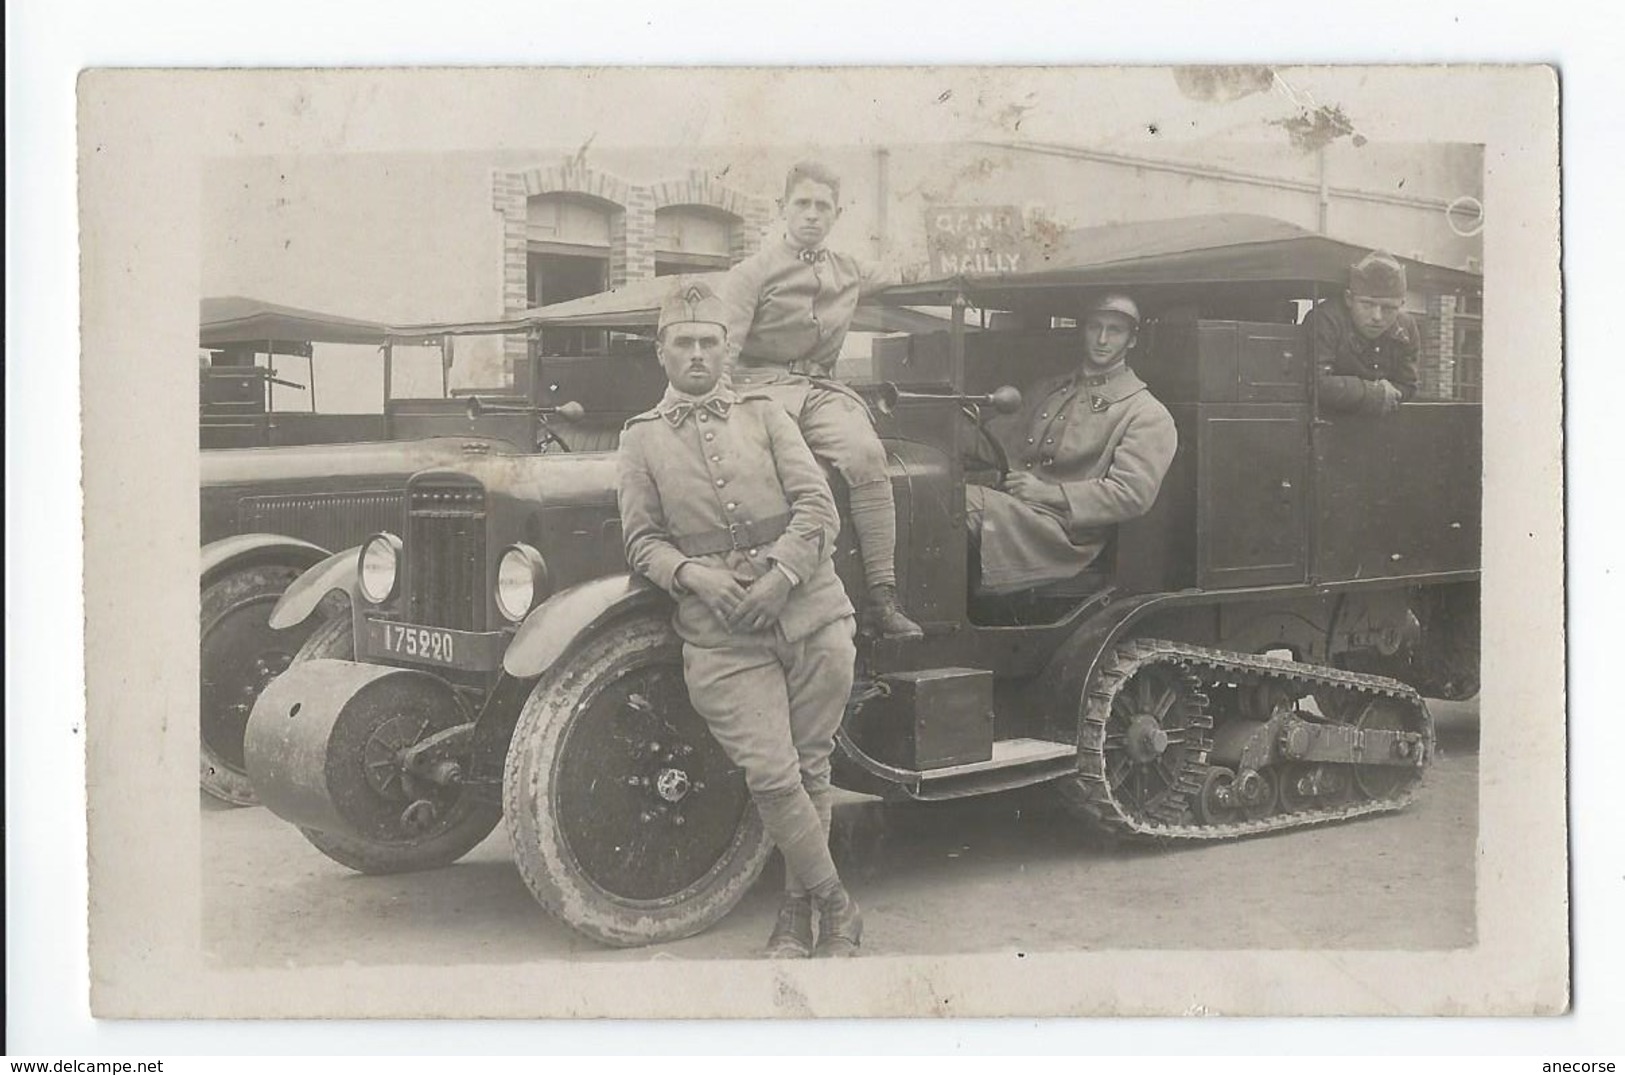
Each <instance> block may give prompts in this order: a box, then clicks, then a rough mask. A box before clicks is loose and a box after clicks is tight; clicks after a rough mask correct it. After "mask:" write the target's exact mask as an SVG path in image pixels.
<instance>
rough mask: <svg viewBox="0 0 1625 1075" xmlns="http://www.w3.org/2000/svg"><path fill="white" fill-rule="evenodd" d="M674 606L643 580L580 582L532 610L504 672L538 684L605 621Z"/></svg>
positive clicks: (515, 638)
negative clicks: (539, 678) (537, 679)
mask: <svg viewBox="0 0 1625 1075" xmlns="http://www.w3.org/2000/svg"><path fill="white" fill-rule="evenodd" d="M296 585H297V584H296ZM670 601H671V598H669V597H667V596H666V594H665V593H664V592H662V591H661V590H660V589H658V588H657V587H655V586H654V584H652V583H650V582H649V581H648V580H647V579H645V578H643V577H642V576H641V575H607V576H605V577H604V578H601V579H592V580H591V581H589V582H581V583H577V584H576V585H574V586H571V587H569V588H568V589H564V590H560V591H559V592H558V593H556V594H554V595H553V596H552V597H549V598H548V599H547V600H546V601H543V602H542V603H541V604H539V605H537V606H536V607H535V608H534V609H532V610H531V613H530V615H529V616H526V617H525V622H524V623H522V624H520V625H519V630H518V631H517V632H515V634H514V636H513V641H512V642H510V643H508V652H507V653H505V654H503V657H502V670H503V671H504V672H507V673H508V674H509V675H510V676H513V677H514V678H516V679H534V678H535V677H536V676H539V675H541V674H542V673H543V672H545V671H547V670H548V669H549V668H551V667H552V666H553V662H554V661H556V660H558V659H559V657H560V656H562V655H563V653H564V651H565V650H567V649H569V648H570V646H571V645H572V644H573V643H574V642H575V640H576V639H578V638H580V637H581V636H582V635H583V634H585V633H586V632H587V631H589V630H591V629H592V628H594V627H596V626H598V625H599V624H600V623H603V622H604V621H605V620H608V619H610V618H611V617H614V616H618V615H620V614H621V613H623V612H627V611H630V610H632V609H636V608H659V607H661V606H662V605H668V604H669V603H670ZM273 618H274V614H273Z"/></svg>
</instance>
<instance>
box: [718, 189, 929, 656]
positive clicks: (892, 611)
mask: <svg viewBox="0 0 1625 1075" xmlns="http://www.w3.org/2000/svg"><path fill="white" fill-rule="evenodd" d="M782 205H783V210H784V227H785V231H784V234H783V235H782V236H780V237H778V238H777V239H772V240H769V241H768V242H767V243H766V244H764V245H763V247H762V249H761V250H759V251H757V252H756V253H755V254H752V255H751V256H750V257H748V258H746V259H745V260H744V261H742V262H740V263H739V264H738V265H736V266H734V267H733V269H731V270H730V271H729V273H728V276H727V278H726V279H725V280H724V282H723V285H722V289H721V291H722V297H723V299H724V301H725V302H726V303H727V307H728V338H729V341H730V347H731V348H732V349H733V350H734V351H735V352H736V356H737V357H736V358H735V360H734V366H733V369H732V371H731V377H732V380H733V383H734V384H735V386H737V387H740V388H749V389H752V390H755V391H761V392H765V393H767V394H769V395H771V396H772V397H773V398H775V399H777V400H778V401H779V402H780V403H781V404H783V406H784V409H785V411H786V412H788V413H789V415H790V416H791V417H792V418H794V419H795V420H796V424H797V425H798V426H800V428H801V433H802V436H803V437H805V438H806V441H807V445H808V447H810V448H811V449H812V450H813V454H814V455H816V456H818V458H820V459H824V460H827V461H828V462H829V463H831V464H832V465H833V466H834V467H835V469H836V470H837V471H838V472H839V473H840V475H841V477H842V478H844V479H845V480H846V484H847V488H848V498H847V501H848V506H849V509H850V513H851V517H852V529H853V530H855V531H856V532H857V538H858V553H859V555H860V557H861V558H862V560H863V574H864V579H865V583H866V585H867V588H868V595H867V608H866V610H865V611H866V622H867V623H868V625H869V627H870V628H871V629H872V630H873V631H874V632H875V633H877V634H879V635H881V636H883V637H885V638H919V637H921V636H922V634H923V632H922V631H921V630H920V627H919V625H918V624H916V623H915V622H914V621H913V620H911V619H909V618H908V616H907V615H905V614H904V612H903V610H902V608H901V607H900V606H899V605H898V601H897V567H896V545H897V507H896V504H895V503H894V502H893V499H892V487H891V478H890V476H889V475H888V474H887V473H886V450H885V448H884V447H882V445H881V443H880V436H879V434H877V433H876V432H875V428H874V421H873V419H872V417H871V416H870V414H869V409H868V406H867V405H866V404H865V403H864V401H863V398H862V397H861V396H859V395H858V394H857V393H856V392H853V391H852V390H851V389H850V388H847V387H846V386H845V385H842V384H839V383H837V382H835V381H833V380H830V379H829V378H830V376H831V374H832V373H833V372H834V368H835V360H836V359H837V358H839V357H840V354H841V345H842V343H844V342H845V340H846V333H847V330H848V329H849V328H850V327H851V325H852V315H853V313H854V312H855V311H856V310H857V306H858V300H859V298H861V297H862V296H863V295H865V294H868V293H869V292H871V291H876V290H878V289H879V288H880V287H882V286H884V284H885V281H883V280H881V279H880V278H879V277H878V275H876V274H875V273H874V272H873V271H871V270H869V269H866V268H865V267H864V266H862V265H860V264H859V263H858V261H857V259H856V258H853V257H851V256H850V255H847V254H841V253H837V252H835V251H833V250H830V249H828V248H827V247H825V246H824V240H825V239H826V238H827V237H828V236H829V233H830V229H831V228H833V227H834V226H835V221H836V220H837V219H839V217H840V215H841V180H840V177H838V176H837V175H836V174H835V173H834V172H832V171H830V170H829V169H828V168H826V167H825V166H824V165H822V164H819V163H817V162H815V161H803V162H801V163H800V164H797V165H795V166H794V167H793V168H791V169H790V173H789V175H788V176H787V177H786V178H785V181H784V201H783V203H782Z"/></svg>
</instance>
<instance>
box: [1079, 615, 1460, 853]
mask: <svg viewBox="0 0 1625 1075" xmlns="http://www.w3.org/2000/svg"><path fill="white" fill-rule="evenodd" d="M1307 697H1313V698H1314V699H1315V700H1316V703H1317V708H1318V709H1319V712H1309V711H1306V710H1304V709H1301V708H1299V702H1300V700H1302V699H1304V698H1307ZM1078 747H1079V749H1078V773H1077V775H1076V776H1074V777H1069V778H1068V779H1066V780H1063V781H1061V783H1060V785H1059V787H1060V789H1061V792H1062V794H1063V796H1064V797H1065V799H1066V800H1067V802H1068V803H1069V805H1070V806H1072V807H1073V808H1074V809H1075V810H1076V811H1077V812H1079V813H1081V814H1083V815H1084V816H1085V817H1087V818H1088V819H1089V820H1091V821H1093V822H1094V823H1096V824H1097V825H1099V826H1100V827H1102V828H1104V829H1105V830H1107V831H1108V832H1110V833H1113V834H1117V835H1121V836H1127V837H1133V838H1138V839H1154V840H1223V839H1231V838H1234V837H1240V836H1252V835H1257V834H1260V833H1269V832H1278V831H1282V830H1286V829H1295V828H1302V827H1305V826H1308V825H1318V824H1324V823H1327V822H1332V821H1344V820H1347V819H1350V818H1357V817H1363V816H1366V815H1369V814H1379V813H1388V812H1392V811H1395V810H1399V809H1402V808H1403V807H1405V806H1406V805H1407V804H1408V803H1409V802H1410V801H1411V796H1412V793H1413V792H1414V791H1415V789H1416V787H1417V785H1418V784H1419V783H1420V781H1421V776H1422V772H1423V769H1424V767H1425V766H1426V765H1427V764H1428V763H1429V762H1430V761H1431V760H1432V758H1433V751H1434V734H1433V719H1432V717H1431V716H1430V715H1429V714H1428V711H1427V706H1426V705H1425V704H1424V703H1423V701H1422V698H1421V696H1420V695H1419V694H1417V692H1416V691H1415V690H1413V689H1412V688H1411V687H1409V686H1407V685H1406V684H1404V683H1401V682H1399V681H1398V680H1393V679H1386V678H1384V677H1381V676H1374V675H1367V674H1364V673H1359V672H1345V671H1342V670H1340V669H1336V668H1330V667H1325V666H1321V665H1310V664H1299V663H1297V662H1294V661H1288V660H1282V659H1280V658H1275V657H1264V656H1257V655H1253V654H1247V653H1232V652H1228V651H1224V650H1216V649H1208V648H1206V647H1202V646H1193V645H1186V644H1184V643H1178V642H1166V641H1160V640H1156V639H1136V640H1133V641H1129V642H1124V643H1120V644H1118V645H1117V646H1116V647H1115V648H1114V649H1113V650H1111V651H1109V652H1108V653H1106V654H1105V655H1103V657H1102V658H1101V666H1100V668H1099V669H1098V670H1097V674H1096V676H1095V678H1094V679H1093V680H1092V681H1091V682H1090V685H1089V688H1088V692H1087V695H1086V697H1085V705H1084V712H1083V716H1082V722H1081V727H1080V730H1079V736H1078Z"/></svg>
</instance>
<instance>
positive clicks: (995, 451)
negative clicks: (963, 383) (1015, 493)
mask: <svg viewBox="0 0 1625 1075" xmlns="http://www.w3.org/2000/svg"><path fill="white" fill-rule="evenodd" d="M959 413H960V414H963V415H964V416H965V418H966V419H967V420H969V421H970V423H971V425H973V426H975V427H976V441H975V443H973V444H972V445H971V446H970V447H969V449H968V450H967V451H966V452H965V453H964V455H963V456H962V457H961V459H960V462H961V464H962V465H963V467H964V471H965V474H966V476H967V477H968V476H969V475H970V474H972V473H974V472H976V471H984V470H991V471H993V472H994V474H995V479H994V481H993V482H992V483H991V484H992V485H993V486H994V487H995V488H997V487H999V486H1002V485H1003V484H1004V480H1005V479H1006V478H1007V477H1009V475H1010V455H1009V453H1008V452H1006V451H1005V450H1004V445H1003V444H1001V443H1000V442H999V438H998V437H995V436H994V435H993V431H992V430H990V429H988V427H987V419H986V418H984V417H982V412H981V409H980V408H979V407H977V406H976V405H975V404H971V403H967V404H966V405H965V406H964V407H962V408H961V409H960V412H959ZM978 484H982V483H978Z"/></svg>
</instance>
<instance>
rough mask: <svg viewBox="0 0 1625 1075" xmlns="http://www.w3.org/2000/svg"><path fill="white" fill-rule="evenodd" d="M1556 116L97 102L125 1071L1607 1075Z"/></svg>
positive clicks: (931, 79) (87, 280)
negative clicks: (610, 1068) (917, 1053)
mask: <svg viewBox="0 0 1625 1075" xmlns="http://www.w3.org/2000/svg"><path fill="white" fill-rule="evenodd" d="M1556 93H1557V88H1556V81H1555V75H1554V73H1553V72H1552V71H1551V70H1550V69H1547V68H1538V67H1525V68H1513V67H1430V68H1337V67H1322V68H1293V67H1279V68H1276V67H1266V66H1247V67H1206V68H1196V67H1162V68H1157V67H1143V68H1113V69H1108V68H897V69H861V68H849V69H840V70H834V69H830V70H823V69H532V70H524V69H509V70H396V69H392V70H363V69H352V70H282V71H278V70H262V71H185V72H182V71H153V70H147V71H143V70H124V71H114V70H95V71H89V72H86V73H85V74H84V75H83V76H82V77H81V79H80V83H79V140H80V141H79V151H80V156H79V162H80V184H81V185H80V199H81V201H80V205H81V220H82V231H81V237H82V247H81V257H82V306H83V324H82V339H83V356H82V383H83V404H84V429H85V433H84V494H85V534H86V552H85V607H86V610H87V611H86V617H87V622H86V678H87V683H88V713H87V719H86V725H85V731H86V737H87V744H86V745H87V749H88V755H87V758H88V760H87V772H88V786H89V821H88V827H89V849H88V851H89V863H90V940H91V947H90V968H91V980H92V1009H93V1012H94V1014H96V1015H97V1016H103V1017H139V1018H174V1017H235V1018H243V1017H298V1018H366V1017H463V1018H467V1017H508V1018H534V1017H623V1018H635V1017H646V1018H688V1017H751V1018H771V1017H791V1018H812V1017H854V1016H873V1017H898V1016H1007V1015H1020V1016H1093V1015H1103V1016H1113V1015H1115V1016H1134V1015H1181V1014H1187V1015H1188V1014H1223V1015H1321V1014H1339V1015H1537V1014H1556V1013H1561V1012H1564V1011H1566V1010H1567V1007H1568V1003H1569V941H1568V883H1567V870H1568V859H1567V830H1566V825H1565V810H1566V796H1565V768H1564V757H1565V725H1564V714H1565V698H1564V671H1563V670H1564V636H1563V629H1564V623H1563V591H1562V578H1563V575H1562V557H1561V546H1562V481H1561V475H1562V465H1561V454H1560V453H1561V449H1560V444H1561V440H1560V437H1561V425H1560V422H1561V376H1562V359H1561V356H1562V351H1561V325H1560V308H1561V301H1560V291H1559V275H1558V272H1559V261H1558V207H1557V183H1558V172H1557V105H1556ZM1423 101H1427V102H1432V103H1434V104H1437V103H1439V102H1447V103H1448V107H1428V108H1425V109H1423V108H1419V107H1418V103H1419V102H1423ZM189 351H190V352H195V356H196V371H195V378H194V370H193V364H192V362H190V361H185V355H186V354H187V352H189ZM1511 624H1516V625H1517V626H1516V629H1515V630H1514V629H1513V628H1512V627H1510V626H1509V625H1511Z"/></svg>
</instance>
